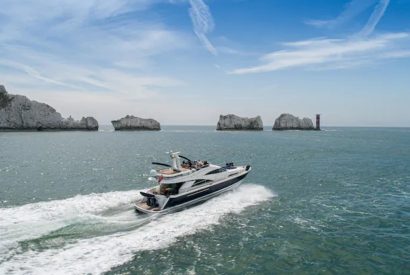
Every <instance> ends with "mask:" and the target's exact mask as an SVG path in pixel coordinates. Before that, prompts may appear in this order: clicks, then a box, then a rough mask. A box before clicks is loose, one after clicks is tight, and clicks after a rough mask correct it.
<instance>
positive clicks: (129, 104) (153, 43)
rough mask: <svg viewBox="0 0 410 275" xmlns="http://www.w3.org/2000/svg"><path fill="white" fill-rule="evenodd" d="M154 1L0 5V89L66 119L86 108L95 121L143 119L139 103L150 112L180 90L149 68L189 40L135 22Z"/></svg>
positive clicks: (146, 21)
mask: <svg viewBox="0 0 410 275" xmlns="http://www.w3.org/2000/svg"><path fill="white" fill-rule="evenodd" d="M160 1H163V2H165V0H135V1H128V0H104V1H100V0H90V1H80V0H61V1H58V2H56V1H46V0H37V1H25V2H24V4H22V3H20V2H18V1H13V0H3V1H2V9H1V11H0V53H1V54H0V76H1V79H0V84H4V85H6V88H7V89H8V90H9V91H10V92H12V93H13V92H14V93H22V94H25V95H27V96H29V97H31V98H32V99H36V100H40V101H44V102H47V103H49V104H51V105H52V106H53V107H56V108H57V109H58V110H62V112H66V114H67V113H68V114H74V115H76V114H81V113H82V114H85V113H86V112H88V108H91V109H92V110H93V111H95V112H96V113H92V115H95V116H96V117H97V119H100V118H104V119H107V117H109V116H113V114H116V113H117V112H121V113H122V112H123V111H124V110H127V111H132V110H133V109H132V108H133V106H134V108H136V107H135V106H139V108H138V111H139V113H142V114H143V113H144V112H149V110H146V108H148V107H144V106H148V105H144V104H145V103H147V102H151V103H152V105H151V107H152V106H154V103H153V102H155V100H157V99H158V98H159V96H160V95H163V94H166V93H165V92H167V91H169V90H172V89H174V88H175V87H179V86H182V85H184V83H183V82H182V81H180V80H179V79H177V78H175V77H174V76H173V74H172V75H170V73H169V72H167V71H166V70H158V68H157V67H156V64H157V63H160V62H163V60H164V59H165V58H167V55H168V53H170V52H173V53H175V52H178V51H181V52H182V50H185V49H187V48H189V47H190V45H191V40H192V38H190V35H188V34H185V33H183V32H180V31H178V30H174V29H171V28H170V27H168V26H166V25H165V24H164V23H162V22H161V21H158V20H155V21H154V22H152V21H150V20H149V17H148V16H144V19H141V18H142V13H144V14H147V13H148V12H149V9H150V8H151V7H152V5H153V4H154V3H157V2H160ZM140 15H141V16H140ZM171 73H172V72H171ZM59 99H60V100H63V102H60V101H59ZM93 101H94V102H95V103H94V104H93V103H92V102H93ZM137 101H138V104H136V102H137ZM75 102H77V103H75ZM109 102H112V104H113V106H112V107H109V106H108V105H109ZM99 103H101V104H103V105H101V106H99V105H98V104H99ZM91 105H92V106H91ZM87 106H88V108H87ZM97 106H99V107H98V108H97ZM107 108H109V110H108V109H107Z"/></svg>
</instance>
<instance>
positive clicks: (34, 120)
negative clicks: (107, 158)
mask: <svg viewBox="0 0 410 275" xmlns="http://www.w3.org/2000/svg"><path fill="white" fill-rule="evenodd" d="M0 130H3V131H4V130H6V131H24V130H38V131H41V130H63V131H64V130H98V122H97V120H95V119H94V118H93V117H83V118H82V119H81V120H80V121H77V120H74V119H72V118H71V117H69V118H68V119H65V118H63V117H62V116H61V114H60V113H58V112H57V111H56V110H55V109H54V108H53V107H51V106H49V105H47V104H45V103H40V102H37V101H34V100H30V99H28V98H27V97H25V96H22V95H12V94H9V93H7V91H6V89H5V88H4V86H2V85H0Z"/></svg>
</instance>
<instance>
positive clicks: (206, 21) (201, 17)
mask: <svg viewBox="0 0 410 275" xmlns="http://www.w3.org/2000/svg"><path fill="white" fill-rule="evenodd" d="M189 3H190V5H191V7H190V9H189V15H190V16H191V20H192V24H193V27H194V32H195V34H196V36H197V37H198V39H199V40H200V41H201V43H202V45H203V46H204V47H205V48H206V49H207V50H208V51H209V52H210V53H211V54H213V55H217V50H216V48H215V47H214V46H213V45H212V43H211V42H210V41H209V39H208V37H207V36H206V35H207V34H208V33H210V32H212V30H213V29H214V27H215V24H214V21H213V18H212V14H211V12H210V10H209V7H208V6H207V5H206V4H205V3H204V1H203V0H189Z"/></svg>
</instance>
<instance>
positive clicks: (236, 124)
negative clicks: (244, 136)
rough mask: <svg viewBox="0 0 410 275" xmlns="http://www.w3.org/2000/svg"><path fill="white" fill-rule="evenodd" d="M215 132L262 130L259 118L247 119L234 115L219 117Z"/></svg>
mask: <svg viewBox="0 0 410 275" xmlns="http://www.w3.org/2000/svg"><path fill="white" fill-rule="evenodd" d="M216 129H217V130H259V131H262V130H263V123H262V119H261V117H260V116H257V117H253V118H247V117H239V116H236V115H232V114H229V115H220V116H219V121H218V125H217V127H216Z"/></svg>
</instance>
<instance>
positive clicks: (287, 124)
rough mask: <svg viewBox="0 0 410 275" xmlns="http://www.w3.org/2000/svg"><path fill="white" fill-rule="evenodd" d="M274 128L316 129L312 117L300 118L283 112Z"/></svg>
mask: <svg viewBox="0 0 410 275" xmlns="http://www.w3.org/2000/svg"><path fill="white" fill-rule="evenodd" d="M272 130H314V127H313V122H312V120H311V119H310V118H306V117H305V118H303V119H300V118H298V117H295V116H293V115H291V114H281V115H280V116H279V117H278V118H277V119H276V120H275V124H274V125H273V128H272Z"/></svg>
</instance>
